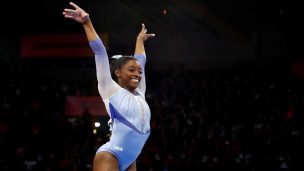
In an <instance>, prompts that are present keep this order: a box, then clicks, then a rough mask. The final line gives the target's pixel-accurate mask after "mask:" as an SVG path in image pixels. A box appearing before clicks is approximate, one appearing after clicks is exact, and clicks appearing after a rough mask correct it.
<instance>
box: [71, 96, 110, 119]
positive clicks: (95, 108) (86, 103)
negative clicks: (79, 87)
mask: <svg viewBox="0 0 304 171" xmlns="http://www.w3.org/2000/svg"><path fill="white" fill-rule="evenodd" d="M86 110H88V112H89V113H90V114H91V115H92V116H101V115H107V112H106V109H105V106H104V103H103V101H102V99H101V97H100V96H68V97H67V98H66V101H65V115H68V116H81V115H82V114H83V113H84V112H85V111H86Z"/></svg>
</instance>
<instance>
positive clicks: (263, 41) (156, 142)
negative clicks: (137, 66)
mask: <svg viewBox="0 0 304 171" xmlns="http://www.w3.org/2000/svg"><path fill="white" fill-rule="evenodd" d="M68 2H69V1H66V0H41V1H38V0H30V1H20V2H15V1H9V2H6V4H5V5H4V4H3V5H1V6H2V9H1V12H0V14H1V23H2V24H1V27H0V31H1V32H0V76H1V78H2V79H1V80H2V81H1V84H0V170H1V171H10V170H25V171H42V170H45V171H53V170H56V171H86V170H92V168H91V167H92V165H91V162H92V159H93V157H94V154H95V151H96V149H97V148H98V147H99V145H101V144H103V143H104V142H105V141H106V140H107V139H108V136H109V132H108V127H107V120H108V116H107V114H106V113H105V110H104V106H103V104H102V100H101V99H100V98H99V94H98V92H97V83H96V73H95V64H94V58H93V54H92V52H91V51H90V49H89V45H88V43H87V40H86V38H85V37H84V31H83V28H82V26H81V25H80V24H79V23H75V22H74V21H70V20H67V19H65V18H64V17H63V15H62V11H63V9H64V8H66V7H69V6H68V5H69V4H68ZM74 2H76V3H77V4H79V5H80V6H81V7H82V8H83V9H85V10H86V11H87V12H88V13H90V16H91V19H92V20H93V22H94V25H95V28H96V30H97V31H98V33H99V34H100V36H101V37H102V39H103V40H104V42H105V44H106V46H107V50H108V54H109V55H110V56H112V55H115V54H132V53H133V50H134V46H135V38H136V34H137V33H138V31H139V29H140V24H141V23H142V22H143V23H145V24H146V27H147V28H148V32H151V33H155V34H156V38H155V39H153V40H150V41H148V42H147V43H146V52H147V57H148V62H147V84H148V85H147V86H148V87H147V88H148V89H147V100H148V102H149V104H150V106H151V111H152V119H151V126H152V133H151V137H150V138H149V140H148V143H147V144H146V146H145V148H144V150H143V152H142V154H141V156H140V157H139V158H138V170H139V171H176V170H197V169H194V168H200V169H199V170H210V171H211V170H212V171H215V170H217V171H220V170H227V169H233V170H240V171H258V170H277V171H291V170H303V164H302V163H303V157H302V155H303V143H304V142H303V121H304V120H303V119H304V118H303V116H304V113H303V112H304V94H303V87H304V86H303V79H304V58H303V57H304V54H303V48H302V46H303V26H301V25H302V20H303V19H302V18H303V17H302V16H303V14H302V9H301V6H300V5H299V2H293V1H286V0H279V1H274V0H264V1H261V0H244V1H240V0H230V1H224V0H89V1H84V0H77V1H74Z"/></svg>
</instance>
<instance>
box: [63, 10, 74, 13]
mask: <svg viewBox="0 0 304 171" xmlns="http://www.w3.org/2000/svg"><path fill="white" fill-rule="evenodd" d="M75 11H76V10H73V9H64V12H68V13H74V12H75Z"/></svg>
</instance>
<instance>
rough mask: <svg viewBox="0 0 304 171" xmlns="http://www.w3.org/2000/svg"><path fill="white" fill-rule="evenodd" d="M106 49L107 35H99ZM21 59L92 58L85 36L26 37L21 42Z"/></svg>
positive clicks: (52, 35) (53, 35) (51, 35)
mask: <svg viewBox="0 0 304 171" xmlns="http://www.w3.org/2000/svg"><path fill="white" fill-rule="evenodd" d="M99 36H100V37H101V39H102V41H103V43H104V44H105V46H106V47H107V44H108V35H107V34H106V33H105V34H100V35H99ZM20 55H21V57H91V56H94V54H93V52H92V50H91V48H90V46H89V43H88V40H87V38H86V36H85V34H50V35H27V36H24V37H23V38H22V41H21V51H20Z"/></svg>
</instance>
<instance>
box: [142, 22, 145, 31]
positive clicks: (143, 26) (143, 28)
mask: <svg viewBox="0 0 304 171" xmlns="http://www.w3.org/2000/svg"><path fill="white" fill-rule="evenodd" d="M145 29H146V26H145V24H144V23H142V24H141V31H144V30H145Z"/></svg>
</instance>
